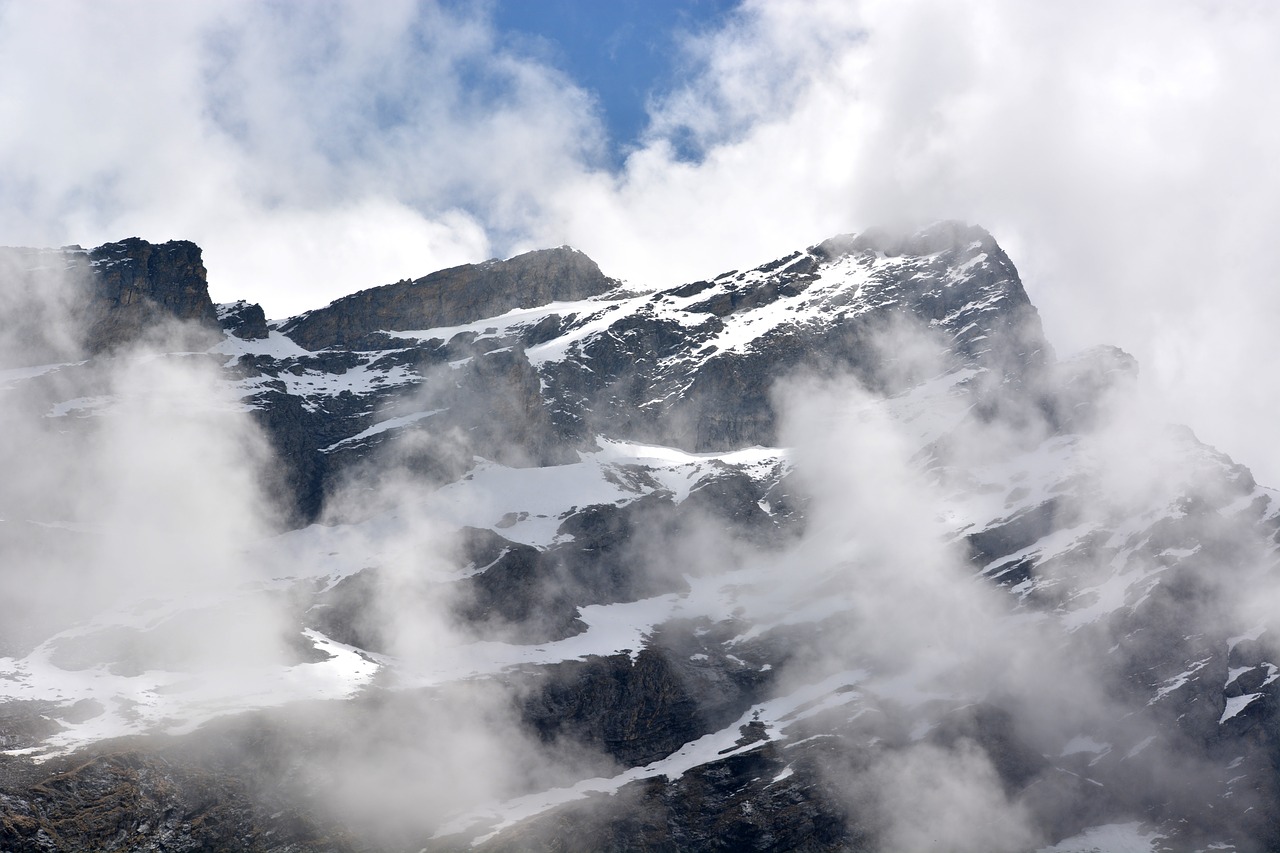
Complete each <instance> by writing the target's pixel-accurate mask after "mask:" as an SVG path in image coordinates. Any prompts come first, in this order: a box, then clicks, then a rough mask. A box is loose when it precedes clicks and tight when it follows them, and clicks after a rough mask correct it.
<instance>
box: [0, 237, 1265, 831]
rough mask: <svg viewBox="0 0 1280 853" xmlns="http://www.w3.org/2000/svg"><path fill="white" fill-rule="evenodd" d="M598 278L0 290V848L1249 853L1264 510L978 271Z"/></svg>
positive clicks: (794, 261)
mask: <svg viewBox="0 0 1280 853" xmlns="http://www.w3.org/2000/svg"><path fill="white" fill-rule="evenodd" d="M608 272H609V270H608V267H607V266H606V267H605V268H604V269H603V270H602V268H601V266H600V265H598V264H597V263H596V262H595V261H593V260H592V259H591V258H589V257H588V256H587V255H585V254H583V253H582V252H580V251H578V250H576V249H573V248H569V247H561V248H553V249H540V250H536V251H532V252H527V253H523V254H518V255H516V256H514V257H511V258H509V259H507V260H490V261H485V262H482V263H477V264H464V265H462V266H456V267H451V268H448V269H443V270H439V271H436V272H432V273H430V274H427V275H424V276H421V277H418V278H413V279H403V280H400V281H396V282H383V283H380V282H370V283H369V284H370V285H371V287H370V288H369V289H366V290H362V291H360V292H358V293H354V294H351V295H349V296H345V297H342V298H340V299H337V300H335V301H334V302H332V303H331V304H329V305H327V306H317V307H315V308H314V309H313V310H311V311H307V312H304V313H302V314H298V315H296V316H293V317H290V318H286V319H283V320H278V321H271V322H268V320H267V318H266V316H265V313H264V312H263V311H262V309H261V308H260V307H259V306H257V305H255V304H252V303H250V302H227V303H221V304H215V303H214V302H213V301H212V299H211V298H210V296H209V287H208V282H207V280H206V279H207V273H206V270H205V266H204V256H203V253H202V252H201V250H200V248H199V247H198V246H196V245H195V244H193V243H189V242H181V241H173V242H168V243H149V242H147V241H145V240H141V239H129V240H123V241H120V242H118V243H109V244H104V245H102V246H99V247H97V248H95V249H91V250H87V251H86V250H84V249H81V248H79V247H64V248H61V249H19V250H6V251H5V252H4V253H3V254H2V255H0V317H3V318H4V322H3V324H0V431H2V432H3V434H4V435H5V436H6V441H5V442H4V443H3V444H0V464H3V470H4V471H5V477H4V478H3V480H2V481H0V583H2V584H3V589H4V593H5V595H4V597H3V604H2V605H0V607H2V608H3V609H2V611H0V613H2V615H3V618H0V741H2V745H3V748H4V753H3V755H0V847H3V848H5V849H15V850H28V849H29V850H84V849H102V850H136V849H149V850H204V849H243V850H272V851H286V850H287V851H319V850H334V851H338V850H342V851H346V850H371V851H372V850H377V851H383V850H397V851H398V850H410V851H417V850H423V849H425V850H463V849H468V850H487V851H493V850H584V851H585V850H723V849H732V850H797V849H804V850H832V851H836V850H842V851H843V850H859V851H861V850H884V851H896V850H924V849H930V850H944V849H945V850H956V851H1010V853H1012V851H1059V852H1060V851H1075V850H1092V849H1103V850H1140V851H1148V850H1150V851H1155V850H1158V849H1172V850H1199V849H1234V850H1237V851H1253V850H1270V849H1277V848H1278V847H1280V823H1277V818H1276V815H1278V814H1280V785H1277V782H1278V781H1280V779H1278V777H1277V775H1276V770H1275V767H1276V766H1277V764H1278V763H1280V746H1278V745H1277V742H1276V733H1277V727H1278V724H1280V718H1278V717H1277V713H1278V711H1277V709H1278V707H1280V706H1278V705H1277V701H1276V698H1277V692H1276V691H1277V687H1276V682H1277V680H1278V679H1280V665H1277V663H1276V661H1277V659H1278V656H1277V650H1276V648H1275V643H1274V637H1275V636H1276V631H1275V627H1274V626H1273V623H1274V622H1275V619H1276V616H1275V608H1274V607H1273V606H1272V604H1273V603H1274V602H1275V601H1276V594H1277V592H1278V591H1280V586H1278V584H1280V576H1277V567H1276V548H1277V543H1278V541H1280V502H1278V500H1277V494H1276V492H1275V491H1274V490H1272V489H1270V488H1267V487H1265V486H1260V485H1259V484H1258V483H1256V482H1255V480H1254V478H1253V476H1252V475H1251V473H1250V472H1249V470H1248V469H1247V468H1245V467H1244V466H1243V465H1241V464H1238V463H1237V462H1236V461H1234V460H1232V459H1231V458H1229V457H1227V456H1226V455H1224V454H1222V453H1220V452H1218V451H1217V450H1215V449H1213V448H1212V447H1210V446H1208V445H1206V444H1204V443H1202V442H1200V441H1199V440H1198V439H1197V438H1196V436H1195V434H1194V433H1193V432H1192V431H1191V430H1190V429H1188V428H1187V427H1182V426H1170V425H1168V424H1166V423H1164V422H1163V421H1162V420H1161V419H1160V417H1159V415H1160V412H1159V411H1158V410H1156V409H1155V408H1154V407H1152V406H1151V405H1150V401H1149V399H1148V398H1147V397H1146V396H1145V394H1144V392H1143V390H1142V386H1141V385H1140V383H1138V381H1137V372H1138V365H1137V363H1136V361H1135V359H1134V358H1133V357H1132V356H1130V355H1128V354H1126V353H1125V352H1123V351H1121V350H1119V349H1116V348H1113V347H1099V348H1094V349H1090V350H1087V351H1084V352H1081V353H1078V354H1071V355H1069V356H1067V357H1061V356H1059V355H1057V354H1056V353H1055V351H1054V348H1053V347H1052V346H1051V345H1050V341H1049V340H1048V339H1047V338H1046V336H1045V334H1044V331H1043V329H1042V323H1041V316H1040V313H1039V312H1038V311H1037V309H1036V307H1035V306H1033V304H1032V303H1031V301H1030V299H1029V298H1028V296H1027V292H1026V290H1025V289H1024V286H1023V282H1022V279H1021V278H1020V276H1019V274H1018V271H1017V269H1016V268H1015V266H1014V263H1013V261H1012V260H1011V259H1010V257H1009V255H1007V254H1006V253H1005V251H1004V250H1003V249H1002V248H1001V247H1000V246H999V245H998V244H997V242H996V240H995V239H994V238H993V237H992V235H991V234H990V233H988V232H987V231H985V230H983V229H982V228H979V227H976V226H973V225H967V224H961V223H956V222H940V223H935V224H933V225H930V226H928V227H925V228H921V229H906V230H903V229H870V230H866V231H862V232H860V233H857V234H847V235H840V236H834V237H830V238H829V239H825V240H823V241H822V242H818V243H816V244H814V245H811V246H809V247H808V248H796V249H795V250H794V251H791V252H790V253H788V254H784V255H782V256H781V257H779V258H778V259H777V260H774V261H771V262H769V263H765V264H763V265H760V266H758V267H755V268H751V269H747V268H745V265H744V268H743V269H734V270H731V271H729V272H725V273H723V274H720V275H717V276H715V277H714V278H708V279H706V280H701V281H693V282H688V283H681V284H678V285H675V286H670V287H666V286H662V287H654V288H648V287H646V286H645V285H644V283H643V282H637V281H629V282H626V283H623V282H621V281H619V280H618V279H615V278H613V277H611V276H610V275H609V274H608ZM247 295H251V294H247ZM1190 426H1191V427H1193V428H1194V427H1195V424H1191V425H1190ZM1245 461H1246V462H1247V461H1248V460H1245Z"/></svg>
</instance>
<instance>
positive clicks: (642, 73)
mask: <svg viewBox="0 0 1280 853" xmlns="http://www.w3.org/2000/svg"><path fill="white" fill-rule="evenodd" d="M737 5H738V4H737V3H736V2H733V0H683V2H676V0H608V2H602V1H601V0H497V2H496V3H495V4H494V10H493V21H494V25H495V27H497V29H498V31H499V32H500V33H502V34H503V36H504V37H505V38H507V39H509V40H511V41H512V42H513V43H514V44H517V45H519V46H520V47H521V48H523V49H525V50H529V51H531V52H533V53H535V54H538V55H541V56H542V57H543V58H545V59H546V61H547V62H549V63H550V64H552V65H554V66H555V67H557V68H561V69H563V70H564V71H565V73H566V74H568V75H569V76H570V77H571V78H572V79H573V80H574V81H576V82H577V83H578V84H579V85H580V86H582V87H584V88H586V89H587V90H589V91H590V92H591V93H592V94H594V95H596V96H597V97H598V98H599V108H600V112H601V115H602V116H603V118H604V123H605V126H606V128H607V129H608V134H609V162H610V163H611V164H612V165H613V166H615V167H616V166H619V165H621V163H622V159H623V157H624V156H625V154H626V153H627V152H628V151H629V150H631V149H633V148H634V147H635V145H636V143H637V141H638V140H639V138H640V136H641V134H642V133H643V132H644V130H645V128H646V126H647V125H648V121H649V114H648V103H649V99H650V97H651V96H652V95H655V94H661V93H664V92H667V91H669V90H670V89H672V88H673V87H674V86H675V85H676V84H677V82H678V81H679V80H680V79H681V77H682V75H683V73H684V72H685V70H686V69H685V68H684V67H682V66H684V65H685V64H687V63H688V62H689V61H690V60H689V58H688V57H687V56H686V55H684V54H683V53H682V51H681V42H682V39H684V38H686V37H688V36H689V35H691V34H694V33H700V32H706V31H709V30H714V29H715V28H717V27H718V26H720V25H721V24H722V23H723V21H724V19H725V17H726V16H727V15H728V13H729V12H731V11H732V10H733V9H734V8H735V7H736V6H737ZM693 153H694V152H688V151H686V152H682V154H688V155H692V154H693Z"/></svg>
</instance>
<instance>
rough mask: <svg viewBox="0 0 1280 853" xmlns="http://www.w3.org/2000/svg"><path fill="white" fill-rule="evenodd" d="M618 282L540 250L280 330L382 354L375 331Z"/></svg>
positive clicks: (496, 310)
mask: <svg viewBox="0 0 1280 853" xmlns="http://www.w3.org/2000/svg"><path fill="white" fill-rule="evenodd" d="M616 285H617V282H616V281H614V280H613V279H610V278H608V277H606V276H605V275H604V274H603V273H601V272H600V268H599V267H598V266H596V263H595V261H593V260H591V259H590V258H588V257H587V256H586V255H584V254H582V253H581V252H578V251H575V250H573V249H570V248H568V247H562V248H559V249H540V250H538V251H534V252H527V253H526V254H523V255H517V256H516V257H514V258H511V259H510V260H506V261H498V260H492V261H485V262H484V263H482V264H464V265H462V266H458V267H451V268H450V269H446V270H440V271H439V272H434V273H432V274H431V275H428V276H423V277H422V278H419V279H415V280H413V281H400V282H396V283H395V284H387V285H383V286H382V287H375V288H373V289H371V290H362V291H360V292H359V293H355V294H352V295H351V296H345V297H343V298H342V299H339V300H337V301H335V302H333V303H332V304H330V305H328V306H327V307H325V308H321V309H319V310H316V311H310V312H308V313H306V314H303V315H302V316H301V317H297V318H295V319H293V320H290V321H288V322H286V323H285V324H284V325H283V326H281V328H280V331H281V332H283V333H284V334H285V335H288V336H289V337H290V338H292V339H293V340H294V341H297V342H298V343H299V344H301V345H302V346H304V347H306V348H307V349H309V350H318V349H324V348H325V347H333V346H347V347H351V348H356V349H376V348H378V347H377V346H376V345H374V344H372V343H371V342H369V341H366V340H365V339H366V338H367V336H369V335H371V334H372V333H374V332H378V331H406V330H410V329H432V328H436V327H439V326H454V325H458V324H460V323H470V322H472V321H474V320H479V319H480V318H482V317H493V316H497V315H498V314H502V313H503V312H505V311H509V310H511V309H512V308H532V307H536V306H539V305H546V304H547V303H549V302H556V301H562V300H575V299H585V298H586V297H588V296H597V295H599V294H601V293H604V292H606V291H608V290H610V289H611V288H613V287H615V286H616Z"/></svg>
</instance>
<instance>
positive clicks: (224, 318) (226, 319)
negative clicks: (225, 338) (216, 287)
mask: <svg viewBox="0 0 1280 853" xmlns="http://www.w3.org/2000/svg"><path fill="white" fill-rule="evenodd" d="M217 310H218V325H220V326H222V329H223V331H225V332H228V333H230V334H232V335H235V336H236V337H237V338H241V339H242V340H246V341H260V340H262V339H264V338H266V337H267V335H268V334H270V331H271V330H270V329H268V328H267V315H266V313H265V312H263V310H262V306H261V305H258V304H255V303H250V302H245V301H244V300H243V299H241V300H240V301H238V302H229V303H227V304H226V305H218V306H217Z"/></svg>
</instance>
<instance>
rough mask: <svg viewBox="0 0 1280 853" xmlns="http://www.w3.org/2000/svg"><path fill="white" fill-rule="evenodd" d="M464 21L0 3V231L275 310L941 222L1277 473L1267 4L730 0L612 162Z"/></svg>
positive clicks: (538, 85)
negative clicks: (994, 253) (117, 250)
mask: <svg viewBox="0 0 1280 853" xmlns="http://www.w3.org/2000/svg"><path fill="white" fill-rule="evenodd" d="M484 14H485V13H484V10H483V7H481V8H480V9H479V11H459V10H457V8H456V7H448V8H441V7H440V6H438V5H436V4H434V3H430V2H424V3H413V2H407V0H406V2H397V3H380V4H378V5H377V6H375V7H369V6H367V5H363V6H359V7H357V5H356V4H353V3H347V2H331V3H326V4H323V5H316V4H309V5H307V6H305V7H299V6H292V5H278V4H277V5H268V4H260V3H250V2H233V1H232V0H226V1H225V2H221V3H211V4H206V3H201V4H163V3H127V4H126V3H119V4H103V3H96V2H87V0H80V2H76V0H62V2H58V3H54V4H21V3H13V2H10V3H7V4H3V5H0V163H3V164H4V165H3V166H0V192H2V194H3V198H4V199H5V202H4V204H3V205H0V242H5V243H27V244H56V243H62V242H72V241H74V242H80V243H86V244H89V243H95V242H99V241H103V240H108V239H117V238H119V237H122V236H126V235H130V234H138V235H140V236H144V237H147V238H148V239H153V240H158V239H167V238H170V237H184V238H188V239H193V240H196V241H197V242H199V243H201V245H203V246H204V247H205V248H206V253H207V258H206V259H207V263H208V266H209V268H210V270H211V274H212V285H213V289H214V293H215V296H216V297H217V298H220V299H230V298H233V297H246V298H251V299H255V300H260V301H262V302H264V303H265V305H266V307H267V309H268V312H269V313H271V314H273V315H281V314H285V313H292V312H296V311H299V310H302V309H304V308H308V307H314V306H316V305H319V304H322V303H324V302H326V301H328V300H329V299H332V298H334V297H336V296H338V295H341V294H342V293H345V292H349V291H351V290H353V289H357V288H359V287H365V286H371V285H375V284H379V283H383V282H385V281H389V280H393V279H395V278H400V277H403V276H412V275H421V274H424V273H426V272H429V271H430V270H432V269H435V268H438V267H440V266H444V265H448V264H453V263H458V262H461V261H464V260H480V259H482V258H483V257H485V256H487V255H490V254H499V255H500V254H509V253H511V252H514V251H517V250H520V249H525V248H531V247H534V246H544V245H558V244H561V243H571V244H573V245H576V246H578V247H580V248H582V249H583V250H585V251H587V252H588V253H589V254H591V255H592V256H593V257H595V258H596V259H597V260H598V261H599V262H600V263H601V265H602V267H604V269H605V270H606V271H607V272H609V273H610V274H613V275H618V276H622V277H625V278H629V279H632V280H633V281H639V282H645V283H655V284H656V283H668V282H676V281H681V280H691V279H695V278H700V277H705V276H707V275H710V274H714V273H718V272H720V271H723V270H725V269H728V268H731V267H741V266H744V265H748V264H751V263H754V262H760V261H764V260H769V259H771V258H773V257H776V256H778V255H780V254H782V253H785V252H787V251H790V250H791V249H793V248H796V247H798V246H802V245H807V244H810V243H813V242H817V241H818V240H820V239H822V238H824V237H826V236H829V235H830V234H832V233H835V232H841V231H850V230H858V229H861V228H864V227H867V226H869V225H872V224H877V223H881V222H886V221H888V222H892V221H895V220H900V219H903V220H907V219H910V220H918V219H933V218H942V217H946V218H961V219H966V220H969V221H973V222H977V223H980V224H983V225H985V226H986V227H988V228H989V229H990V230H992V231H993V232H994V233H995V234H996V236H997V237H998V238H999V239H1000V240H1001V241H1002V242H1003V243H1004V244H1005V245H1006V248H1008V249H1009V251H1010V253H1011V255H1012V257H1013V258H1014V260H1015V262H1016V263H1017V264H1018V265H1019V267H1020V269H1021V270H1022V271H1023V273H1024V279H1025V280H1026V283H1027V287H1028V290H1029V291H1030V293H1031V296H1032V299H1033V300H1034V301H1035V302H1036V304H1037V305H1038V306H1039V307H1040V308H1041V311H1042V313H1043V316H1044V319H1045V323H1046V326H1047V329H1048V331H1049V335H1050V337H1051V339H1052V340H1053V341H1054V342H1055V343H1056V344H1057V345H1058V346H1059V348H1060V349H1062V350H1065V351H1071V350H1074V349H1077V348H1079V347H1082V346H1085V345H1088V344H1091V343H1095V342H1110V343H1116V344H1119V345H1121V346H1123V347H1125V348H1126V349H1129V350H1131V351H1133V352H1134V354H1135V355H1137V356H1138V358H1139V360H1140V361H1141V363H1142V365H1143V368H1144V371H1145V375H1146V376H1147V377H1148V379H1149V380H1150V381H1152V382H1153V383H1154V384H1155V385H1156V386H1157V387H1158V388H1159V389H1160V390H1161V391H1162V392H1164V394H1165V396H1166V398H1167V399H1168V400H1169V401H1170V403H1169V406H1170V416H1171V417H1174V418H1176V419H1179V420H1183V421H1188V422H1190V423H1192V424H1193V426H1195V427H1196V428H1197V429H1198V430H1199V431H1200V433H1201V434H1202V435H1203V436H1204V437H1205V438H1206V439H1208V440H1210V441H1212V442H1214V443H1217V444H1219V445H1221V446H1223V447H1224V448H1225V449H1227V450H1228V451H1230V452H1232V453H1234V454H1235V455H1237V456H1239V457H1240V458H1242V459H1244V460H1245V461H1247V462H1249V463H1250V464H1252V465H1254V466H1255V467H1257V468H1258V469H1259V471H1260V473H1261V474H1262V477H1263V479H1264V480H1269V481H1271V482H1280V453H1276V452H1275V451H1274V450H1272V449H1271V447H1270V444H1271V442H1270V437H1269V435H1268V434H1267V432H1268V431H1267V429H1266V426H1267V424H1268V423H1269V422H1271V421H1272V420H1274V418H1275V417H1276V416H1277V415H1280V412H1277V411H1276V406H1277V404H1276V403H1275V402H1274V400H1273V395H1270V394H1267V393H1265V389H1266V387H1267V378H1268V377H1269V376H1271V375H1274V374H1275V373H1276V371H1277V369H1280V355H1277V354H1276V353H1275V352H1273V348H1271V347H1270V346H1269V345H1268V341H1269V340H1270V335H1269V332H1270V331H1271V326H1272V324H1273V322H1274V318H1275V317H1276V316H1277V313H1278V311H1280V293H1278V292H1277V291H1276V289H1275V288H1274V287H1271V286H1270V283H1271V280H1272V278H1273V277H1274V273H1273V272H1272V269H1273V261H1272V260H1271V258H1270V257H1269V251H1270V249H1269V246H1270V242H1271V241H1270V237H1271V235H1272V233H1273V232H1274V230H1275V228H1276V226H1277V224H1280V165H1277V162H1276V160H1275V158H1274V156H1273V154H1272V152H1274V151H1276V150H1280V118H1277V117H1278V116H1280V103H1278V102H1280V90H1277V89H1276V88H1275V87H1274V86H1273V85H1272V81H1274V80H1276V79H1280V67H1278V66H1280V56H1278V55H1277V54H1276V52H1275V51H1274V45H1275V44H1276V42H1277V36H1280V11H1278V10H1277V9H1276V7H1275V6H1274V5H1272V4H1267V3H1241V4H1231V5H1223V4H1213V3H1206V2H1200V0H1174V1H1173V2H1154V0H1129V2H1123V3H1109V2H1108V3H1104V2H1098V0H1090V2H1084V3H1076V4H1070V5H1069V6H1068V5H1054V4H1048V5H1046V4H1025V3H1018V2H1013V1H1012V0H971V2H965V3H943V2H934V0H915V2H908V3H902V2H887V0H868V2H862V3H856V4H854V3H843V2H813V3H800V2H794V3H792V2H755V1H754V0H753V2H747V3H745V4H744V5H743V7H742V8H741V9H740V10H739V11H738V12H736V13H735V14H733V15H730V16H729V17H728V19H727V21H726V22H725V25H724V26H723V27H722V28H721V29H719V30H717V31H712V32H708V33H702V34H699V35H694V36H690V37H689V38H688V39H687V40H686V44H687V55H686V57H685V58H684V61H685V63H686V66H685V67H686V68H687V70H688V75H689V76H688V77H687V79H686V82H685V84H684V85H683V86H681V87H680V88H678V89H677V90H676V91H674V92H670V93H666V94H662V95H660V96H659V97H656V98H655V100H654V102H653V106H652V109H653V123H652V126H651V128H650V131H649V133H648V135H647V136H646V137H645V138H644V139H642V140H641V141H640V143H639V145H638V147H637V148H636V149H635V150H634V151H633V152H632V154H631V155H630V157H629V159H628V160H627V161H626V164H625V167H624V168H623V169H622V170H621V171H620V172H619V173H616V174H614V173H610V172H608V171H607V170H605V169H604V168H603V167H602V165H601V164H603V163H604V161H605V158H604V157H603V152H602V145H603V144H604V143H603V139H604V132H603V129H602V127H601V125H600V120H599V116H598V111H597V108H596V104H595V103H594V101H593V100H592V97H591V95H590V94H589V93H587V92H585V91H583V90H582V89H580V88H577V87H575V86H574V85H573V84H572V82H571V81H569V80H567V79H566V78H565V77H564V75H563V74H561V73H560V72H558V71H556V70H555V69H553V68H550V67H548V66H547V64H546V63H545V61H544V60H543V59H542V58H539V57H537V56H533V55H530V54H524V53H519V52H517V50H516V49H515V48H513V47H511V46H510V45H511V44H512V42H510V41H507V40H504V39H503V37H502V36H501V34H497V33H495V32H493V30H492V28H491V26H490V24H489V23H488V20H487V19H486V18H485V17H484ZM690 150H693V151H695V152H698V153H699V154H700V156H699V157H698V158H697V159H696V160H690V159H689V158H688V156H687V154H688V152H689V151H690Z"/></svg>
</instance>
